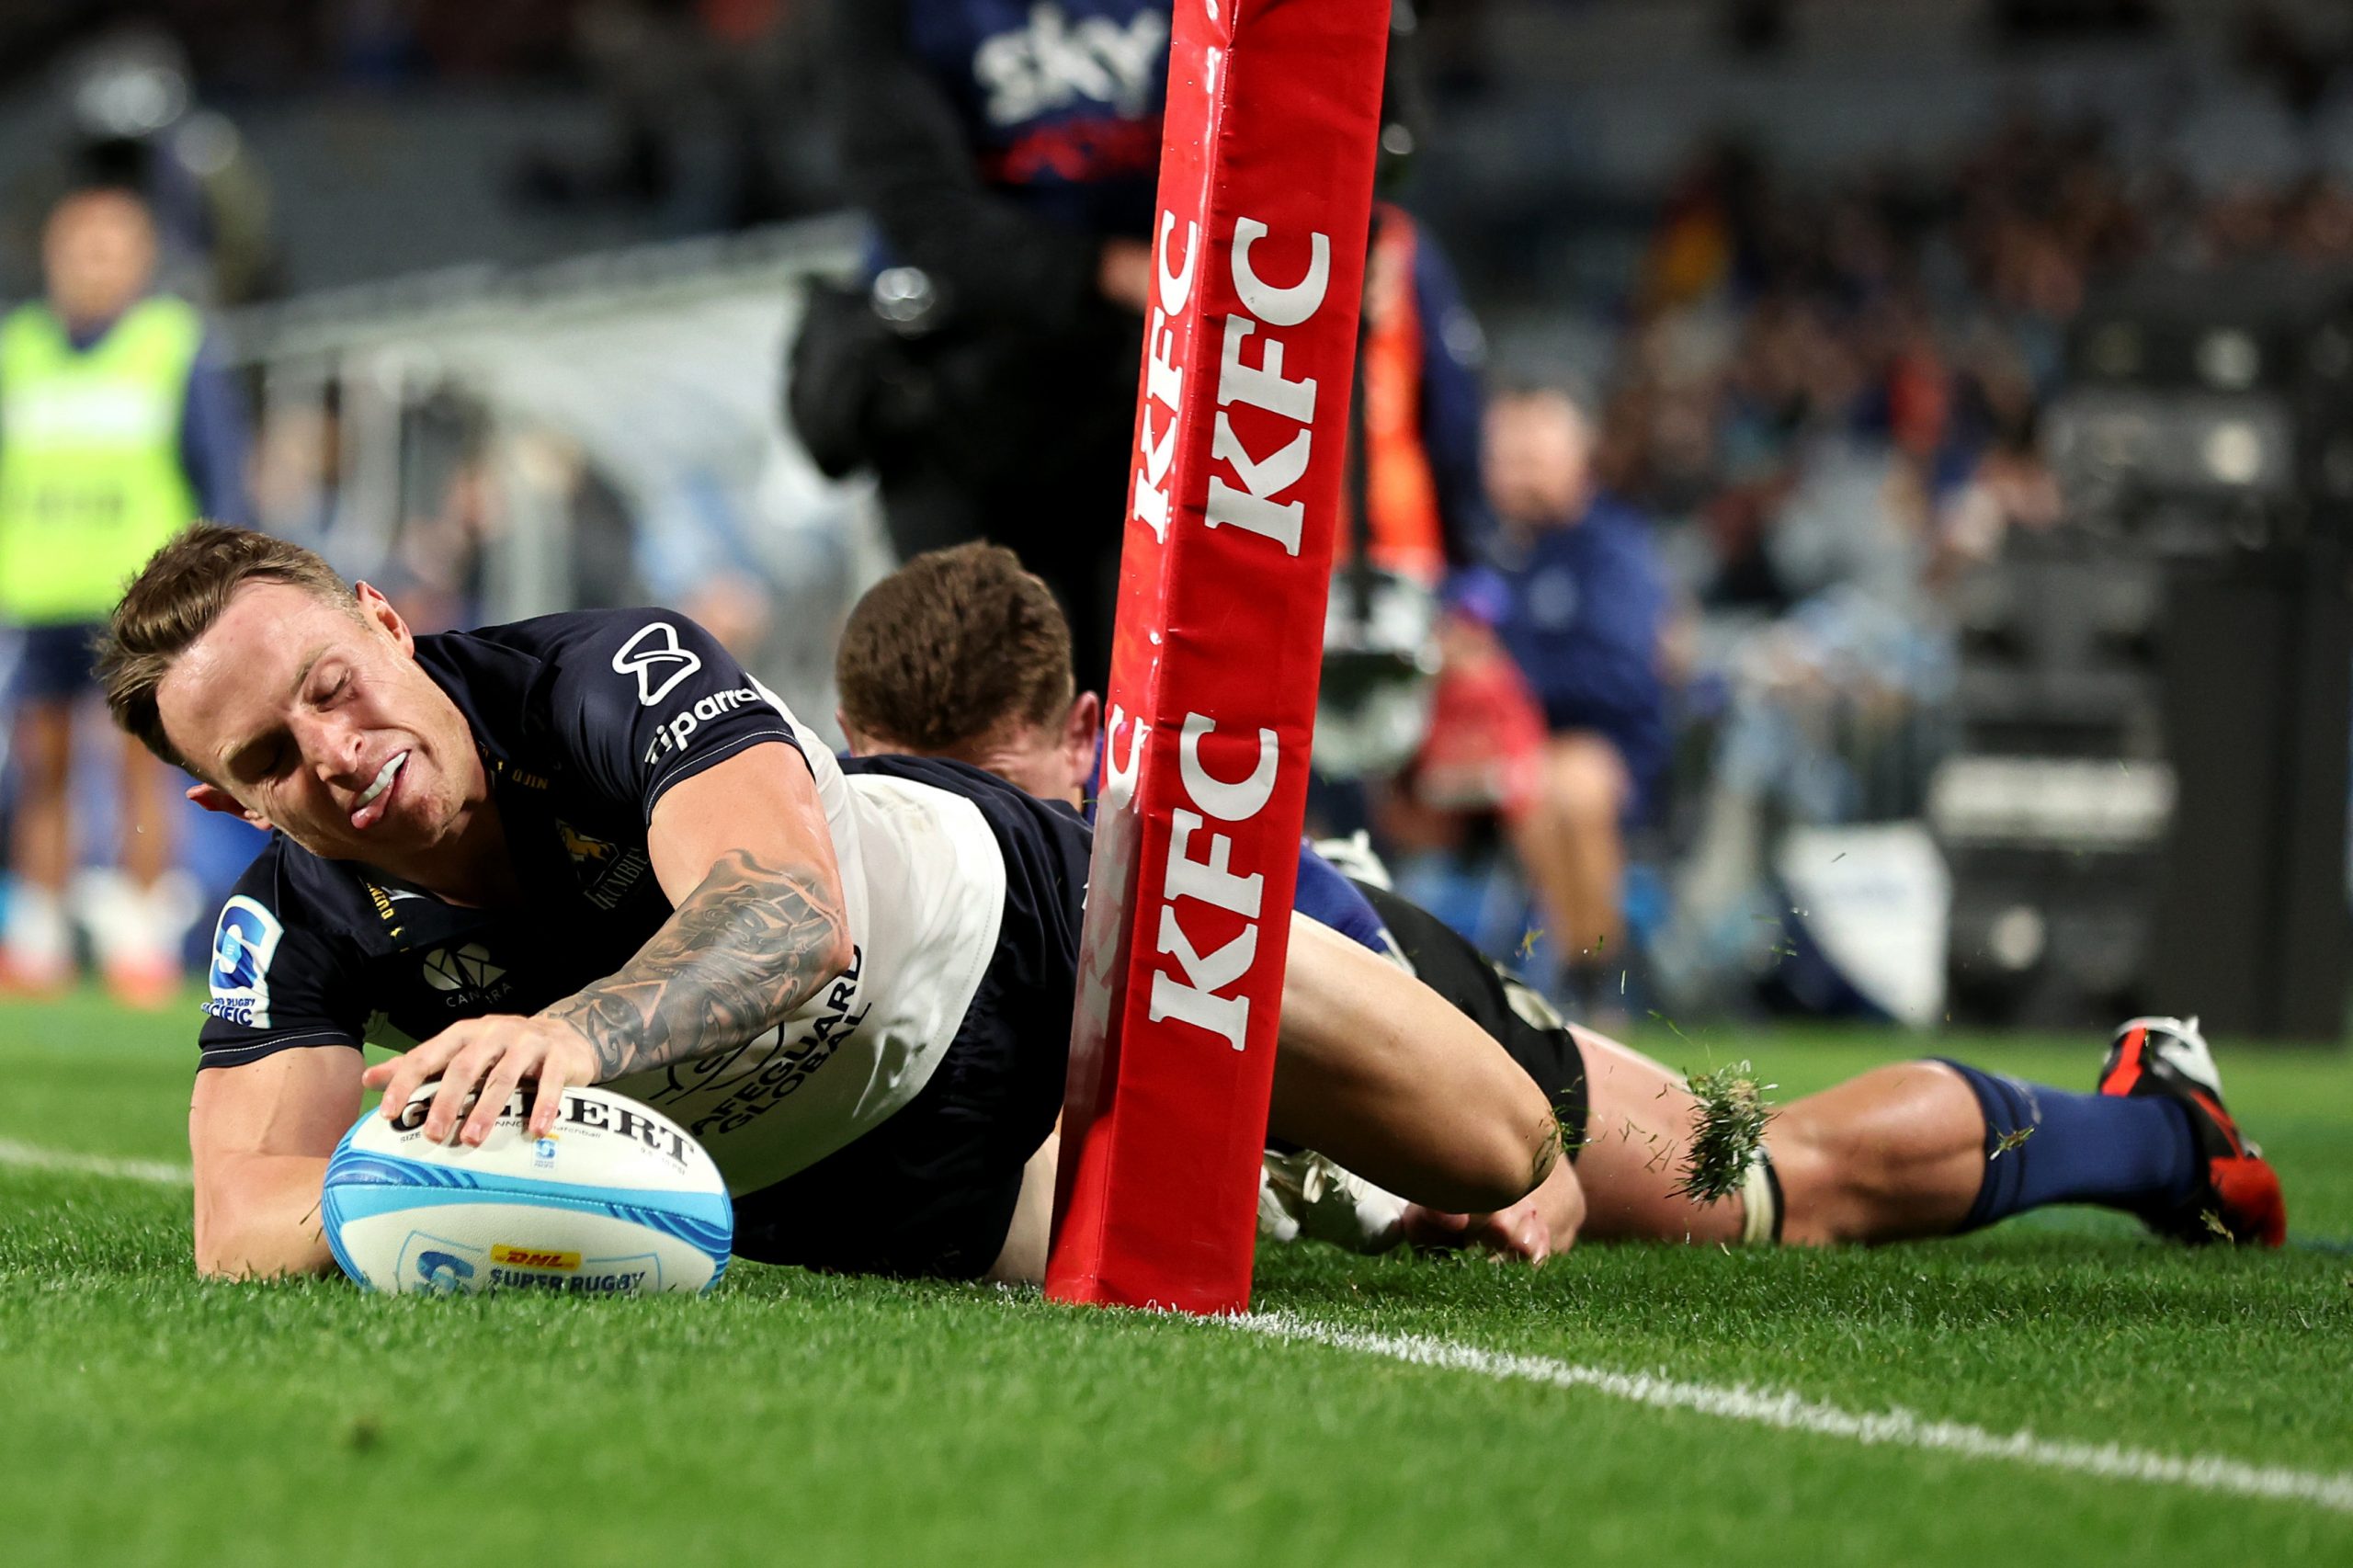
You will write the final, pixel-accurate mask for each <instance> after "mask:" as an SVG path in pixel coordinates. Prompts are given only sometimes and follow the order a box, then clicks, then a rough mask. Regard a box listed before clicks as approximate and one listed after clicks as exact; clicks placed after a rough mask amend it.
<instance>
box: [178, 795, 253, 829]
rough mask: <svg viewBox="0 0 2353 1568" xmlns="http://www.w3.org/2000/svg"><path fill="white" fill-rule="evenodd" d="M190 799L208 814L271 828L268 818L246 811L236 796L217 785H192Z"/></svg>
mask: <svg viewBox="0 0 2353 1568" xmlns="http://www.w3.org/2000/svg"><path fill="white" fill-rule="evenodd" d="M188 799H189V800H191V801H195V802H196V803H197V804H198V805H199V806H202V807H203V808H204V809H205V810H206V811H208V812H220V813H221V814H222V816H226V817H238V818H241V819H243V820H244V821H245V822H249V823H251V824H254V825H255V826H256V827H258V828H265V829H266V828H267V827H268V826H269V819H268V818H267V817H266V816H264V815H262V814H261V813H260V812H249V811H247V810H245V808H244V807H243V806H241V805H239V804H238V803H237V797H236V796H234V795H232V794H231V793H229V791H228V790H223V789H222V788H221V787H220V786H219V785H217V784H191V785H189V786H188Z"/></svg>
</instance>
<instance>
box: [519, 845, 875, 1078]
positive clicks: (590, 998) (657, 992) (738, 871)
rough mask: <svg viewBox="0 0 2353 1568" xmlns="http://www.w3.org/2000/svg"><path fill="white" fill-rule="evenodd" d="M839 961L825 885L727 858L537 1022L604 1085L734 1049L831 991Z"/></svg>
mask: <svg viewBox="0 0 2353 1568" xmlns="http://www.w3.org/2000/svg"><path fill="white" fill-rule="evenodd" d="M851 957H852V954H851V949H850V938H849V921H848V918H847V915H845V914H844V913H843V909H842V902H841V891H840V884H839V883H838V881H836V880H835V879H834V878H833V877H831V876H829V875H827V874H825V872H824V870H823V869H820V868H817V867H813V866H806V865H789V864H787V865H771V864H766V863H763V862H762V861H761V860H760V859H758V858H756V857H755V856H753V855H752V854H750V853H749V852H747V851H745V850H740V849H739V850H734V851H732V852H731V853H729V854H727V855H723V856H722V857H721V858H719V860H718V861H717V863H715V864H714V865H713V866H712V867H711V869H710V874H709V875H708V876H706V877H705V878H704V879H703V880H702V881H701V882H700V883H699V884H698V885H697V886H696V888H695V890H694V891H693V892H691V893H689V894H688V895H687V897H686V899H685V900H684V901H683V902H682V903H679V905H678V907H677V908H676V910H674V911H673V912H672V913H671V915H670V918H669V919H668V920H666V921H665V922H664V923H663V926H662V928H661V929H660V930H658V931H656V932H655V933H654V937H653V939H652V940H650V941H648V942H647V943H646V944H645V946H644V947H643V948H642V949H639V950H638V954H637V956H636V957H635V958H633V959H631V960H630V961H629V962H628V963H627V964H626V965H624V966H623V967H622V969H621V970H620V972H619V973H617V974H614V975H613V976H611V977H610V978H609V979H607V980H603V981H599V982H598V983H596V984H594V985H591V986H589V987H587V988H586V989H585V990H583V991H581V992H579V993H578V994H574V995H573V996H569V997H566V998H565V999H564V1000H563V1001H562V1002H559V1003H557V1004H555V1006H551V1007H550V1008H548V1009H547V1011H546V1015H545V1016H546V1017H551V1018H554V1019H556V1020H558V1021H560V1022H563V1023H566V1024H569V1025H571V1026H572V1027H573V1028H575V1029H577V1030H579V1031H580V1033H581V1034H582V1035H583V1036H584V1037H585V1039H586V1040H587V1041H588V1044H589V1047H590V1049H591V1050H593V1051H595V1053H596V1057H597V1079H598V1081H599V1082H605V1081H608V1080H610V1079H613V1078H619V1077H624V1076H626V1075H627V1074H631V1073H642V1072H646V1071H648V1070H650V1069H653V1068H656V1067H665V1066H667V1065H669V1064H670V1063H672V1062H683V1061H686V1060H688V1059H689V1058H692V1057H696V1056H702V1055H706V1054H708V1053H710V1052H712V1051H728V1050H733V1048H734V1047H736V1046H739V1045H742V1044H744V1043H745V1041H747V1040H752V1039H753V1038H755V1037H756V1036H757V1035H759V1034H761V1033H763V1032H765V1031H766V1030H767V1029H770V1028H775V1027H776V1026H777V1025H778V1024H779V1023H781V1022H783V1021H784V1020H785V1019H786V1018H787V1017H790V1016H791V1014H792V1012H793V1010H794V1009H795V1008H797V1007H799V1006H801V1004H802V1003H803V1002H805V1001H807V1000H808V999H809V998H810V997H811V996H813V995H815V994H817V992H818V991H820V990H821V989H823V988H824V986H826V985H828V984H830V983H832V982H833V981H834V980H835V978H836V977H838V976H839V975H840V974H841V973H842V971H845V970H847V968H848V967H849V965H850V961H851Z"/></svg>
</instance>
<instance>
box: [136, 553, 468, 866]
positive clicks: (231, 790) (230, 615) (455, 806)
mask: <svg viewBox="0 0 2353 1568" xmlns="http://www.w3.org/2000/svg"><path fill="white" fill-rule="evenodd" d="M155 699H156V706H157V708H158V710H159V711H160V712H161V714H162V717H163V721H164V731H165V734H167V735H169V736H170V737H171V740H172V744H174V745H176V747H178V748H179V752H180V755H181V756H184V757H186V758H188V763H189V765H190V767H191V768H192V769H193V770H194V771H195V772H196V773H197V774H198V775H199V777H201V778H205V779H206V780H208V782H206V783H203V784H199V785H198V786H197V787H196V788H195V789H193V790H189V791H188V794H189V796H190V798H191V799H194V800H196V801H198V803H199V804H201V805H205V806H209V807H211V808H212V809H214V810H228V811H235V812H239V813H241V814H243V815H244V817H246V818H247V820H249V821H252V822H255V823H256V824H262V825H267V826H272V827H276V828H278V829H280V830H281V831H283V832H284V833H285V834H286V835H287V836H289V837H290V838H292V839H293V840H294V842H295V843H297V844H300V845H301V846H302V847H303V848H305V849H308V850H310V851H312V852H313V854H316V855H320V856H324V857H325V858H330V859H337V860H364V861H366V862H368V863H369V864H371V865H375V866H380V867H382V868H383V869H387V870H392V871H395V872H403V873H405V874H411V875H415V874H419V873H422V872H424V871H426V869H427V867H426V861H428V860H429V858H430V856H431V853H432V851H433V850H434V849H435V848H436V847H437V846H441V845H443V844H445V843H447V842H448V841H449V839H450V837H451V836H452V835H454V834H455V833H456V832H457V830H458V829H459V827H460V826H461V825H462V824H463V823H464V821H465V820H466V817H467V815H468V813H469V812H470V811H471V810H472V808H473V806H474V805H476V804H477V803H478V802H480V801H482V800H483V798H484V795H485V793H486V791H485V787H484V784H483V771H482V765H481V761H480V759H479V757H478V756H477V755H476V753H475V751H474V747H473V738H472V732H471V731H470V730H469V729H468V728H467V726H466V722H465V718H464V716H463V715H462V714H460V712H459V711H458V710H457V707H456V705H455V704H454V703H452V702H450V700H449V697H448V695H447V694H446V693H444V692H443V691H442V690H441V688H440V687H438V686H436V685H434V684H433V681H432V679H431V677H429V676H426V673H425V672H424V670H423V669H422V668H420V667H419V666H418V665H417V663H416V659H415V642H414V641H413V640H412V639H411V637H410V635H409V631H408V626H407V624H406V623H405V622H404V621H403V620H402V619H401V617H400V613H399V612H398V611H397V610H395V609H393V608H392V606H391V605H390V604H388V603H386V602H385V600H384V597H383V596H382V595H381V594H379V593H377V592H376V591H375V590H374V589H373V588H370V587H369V586H368V585H365V584H362V585H360V588H359V611H358V614H357V615H354V614H353V613H352V612H351V611H350V610H348V609H347V608H344V607H341V606H338V605H335V604H332V603H329V602H328V601H327V600H325V599H323V598H321V597H318V596H317V595H315V594H313V593H312V592H310V591H309V590H308V589H305V588H301V587H298V586H296V585H292V584H288V583H269V582H261V583H251V584H248V585H245V586H244V587H242V588H240V589H238V590H237V592H236V594H235V595H234V596H233V597H232V598H231V599H230V601H229V603H228V606H227V608H224V609H222V612H221V615H220V617H219V619H216V620H215V621H214V622H213V623H212V625H211V627H210V629H209V630H207V631H206V632H205V633H204V635H203V636H201V637H199V638H198V639H197V640H196V642H194V643H192V644H190V645H189V647H188V651H187V652H186V653H182V654H181V655H180V656H179V658H178V660H177V661H176V663H174V665H172V668H171V671H170V673H169V674H167V675H165V677H164V679H163V683H162V684H161V685H160V686H159V687H157V688H156V692H155Z"/></svg>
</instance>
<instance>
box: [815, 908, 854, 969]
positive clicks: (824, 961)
mask: <svg viewBox="0 0 2353 1568" xmlns="http://www.w3.org/2000/svg"><path fill="white" fill-rule="evenodd" d="M817 961H818V964H819V967H820V968H822V969H823V970H824V975H825V980H826V982H827V983H832V982H833V981H835V980H837V979H839V978H840V977H841V976H843V975H845V974H847V973H848V972H849V971H850V966H851V965H853V964H855V963H856V962H857V961H858V945H857V943H855V942H853V941H851V940H850V935H849V916H848V915H847V914H843V913H840V912H839V911H838V910H837V911H836V913H835V915H834V918H833V922H832V929H831V930H830V931H829V932H828V933H827V934H826V939H825V945H824V948H823V949H821V950H820V952H819V955H818V960H817Z"/></svg>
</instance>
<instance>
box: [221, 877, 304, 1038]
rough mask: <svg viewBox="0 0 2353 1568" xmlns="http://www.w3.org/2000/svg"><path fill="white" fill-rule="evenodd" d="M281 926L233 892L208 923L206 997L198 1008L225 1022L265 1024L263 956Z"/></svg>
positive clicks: (270, 951)
mask: <svg viewBox="0 0 2353 1568" xmlns="http://www.w3.org/2000/svg"><path fill="white" fill-rule="evenodd" d="M285 935H286V928H285V927H284V926H280V925H279V924H278V916H277V915H272V914H271V913H270V912H269V911H268V910H267V909H264V908H263V907H262V906H261V905H260V904H258V903H255V902H254V901H253V900H252V899H250V898H247V897H245V896H244V894H243V893H239V894H238V895H236V896H235V897H233V898H232V899H230V900H229V902H228V903H225V904H223V905H222V909H221V922H220V924H219V925H217V926H214V927H213V928H212V969H211V972H210V975H209V977H208V978H209V979H210V982H211V985H212V995H211V999H210V1000H209V1001H207V1002H206V1003H205V1004H204V1010H205V1011H206V1012H207V1013H210V1015H212V1017H216V1018H220V1019H222V1020H223V1021H224V1022H227V1023H232V1024H242V1025H244V1027H246V1028H256V1029H266V1028H269V960H271V959H272V958H273V957H275V956H276V955H277V952H278V941H279V940H280V938H282V937H284V936H285Z"/></svg>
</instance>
